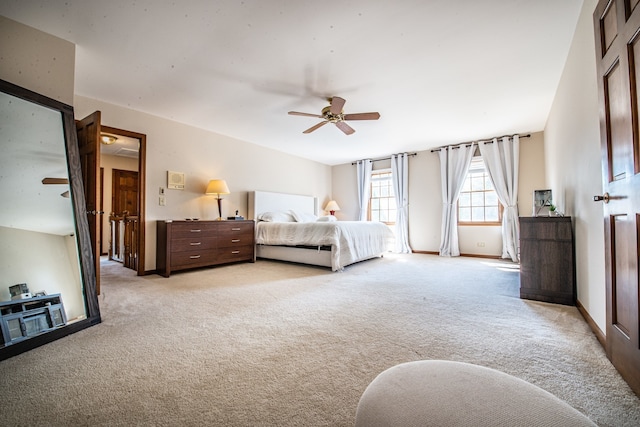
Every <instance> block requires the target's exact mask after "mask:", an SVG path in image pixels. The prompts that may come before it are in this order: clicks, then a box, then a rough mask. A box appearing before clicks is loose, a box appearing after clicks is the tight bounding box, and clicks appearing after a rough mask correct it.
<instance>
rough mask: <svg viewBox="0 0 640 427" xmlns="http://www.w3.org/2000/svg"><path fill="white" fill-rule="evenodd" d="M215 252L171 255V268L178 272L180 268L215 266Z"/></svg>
mask: <svg viewBox="0 0 640 427" xmlns="http://www.w3.org/2000/svg"><path fill="white" fill-rule="evenodd" d="M216 260H217V257H216V251H214V250H212V251H184V252H175V253H172V254H171V268H172V269H175V270H179V269H182V268H191V267H204V266H206V265H211V264H215V263H216V262H217V261H216Z"/></svg>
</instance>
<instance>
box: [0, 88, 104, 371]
mask: <svg viewBox="0 0 640 427" xmlns="http://www.w3.org/2000/svg"><path fill="white" fill-rule="evenodd" d="M0 147H1V149H2V155H0V198H1V199H2V203H1V206H2V207H0V332H1V335H0V360H4V359H7V358H9V357H13V356H15V355H17V354H19V353H22V352H24V351H27V350H30V349H33V348H35V347H38V346H41V345H43V344H46V343H49V342H51V341H53V340H56V339H59V338H62V337H64V336H66V335H69V334H71V333H74V332H77V331H79V330H82V329H85V328H87V327H89V326H92V325H95V324H97V323H100V309H99V306H98V298H97V294H96V276H95V267H94V264H93V253H92V249H91V239H90V236H89V226H88V222H87V218H86V208H85V207H86V204H85V197H84V188H83V181H82V173H81V169H80V155H79V152H78V144H77V134H76V127H75V122H74V114H73V107H71V106H69V105H66V104H63V103H61V102H59V101H56V100H54V99H51V98H48V97H46V96H43V95H40V94H38V93H35V92H32V91H29V90H27V89H24V88H21V87H19V86H16V85H14V84H12V83H9V82H6V81H3V80H0Z"/></svg>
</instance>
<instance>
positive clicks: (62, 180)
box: [42, 178, 69, 185]
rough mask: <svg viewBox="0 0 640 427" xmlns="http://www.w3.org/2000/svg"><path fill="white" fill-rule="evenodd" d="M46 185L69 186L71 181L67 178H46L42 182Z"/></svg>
mask: <svg viewBox="0 0 640 427" xmlns="http://www.w3.org/2000/svg"><path fill="white" fill-rule="evenodd" d="M42 183H43V184H44V185H48V184H68V183H69V180H68V179H67V178H44V179H43V180H42Z"/></svg>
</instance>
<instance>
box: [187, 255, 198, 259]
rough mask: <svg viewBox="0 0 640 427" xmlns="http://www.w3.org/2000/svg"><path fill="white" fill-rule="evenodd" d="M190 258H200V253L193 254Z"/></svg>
mask: <svg viewBox="0 0 640 427" xmlns="http://www.w3.org/2000/svg"><path fill="white" fill-rule="evenodd" d="M189 258H191V259H198V258H200V255H191V256H190V257H189Z"/></svg>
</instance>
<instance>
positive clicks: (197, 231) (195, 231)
mask: <svg viewBox="0 0 640 427" xmlns="http://www.w3.org/2000/svg"><path fill="white" fill-rule="evenodd" d="M201 231H202V230H191V232H192V233H199V232H201Z"/></svg>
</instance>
